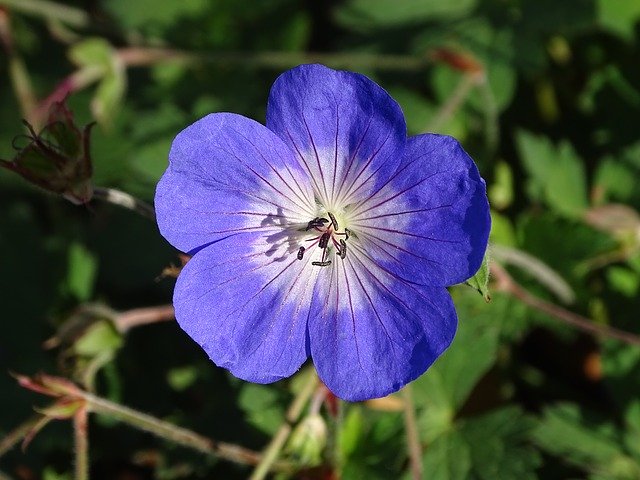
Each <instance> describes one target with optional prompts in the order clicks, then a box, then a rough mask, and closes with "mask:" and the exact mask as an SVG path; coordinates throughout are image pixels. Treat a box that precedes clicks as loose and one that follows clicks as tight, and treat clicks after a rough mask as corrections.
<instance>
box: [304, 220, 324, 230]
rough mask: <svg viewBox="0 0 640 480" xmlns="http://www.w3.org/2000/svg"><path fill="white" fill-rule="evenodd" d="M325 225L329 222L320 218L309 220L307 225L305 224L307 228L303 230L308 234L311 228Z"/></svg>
mask: <svg viewBox="0 0 640 480" xmlns="http://www.w3.org/2000/svg"><path fill="white" fill-rule="evenodd" d="M325 223H329V220H327V219H326V218H322V217H316V218H314V219H313V220H310V221H309V223H307V228H305V229H304V231H305V232H308V231H309V230H311V229H312V228H321V227H324V224H325Z"/></svg>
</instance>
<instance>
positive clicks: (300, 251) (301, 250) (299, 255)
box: [298, 247, 305, 260]
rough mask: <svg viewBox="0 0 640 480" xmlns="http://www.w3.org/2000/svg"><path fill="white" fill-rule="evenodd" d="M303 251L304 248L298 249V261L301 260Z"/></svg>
mask: <svg viewBox="0 0 640 480" xmlns="http://www.w3.org/2000/svg"><path fill="white" fill-rule="evenodd" d="M304 250H305V248H304V247H300V248H299V249H298V260H302V257H303V255H304Z"/></svg>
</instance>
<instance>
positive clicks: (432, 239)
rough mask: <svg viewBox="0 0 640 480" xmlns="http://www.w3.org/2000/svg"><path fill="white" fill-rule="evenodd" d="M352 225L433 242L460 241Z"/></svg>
mask: <svg viewBox="0 0 640 480" xmlns="http://www.w3.org/2000/svg"><path fill="white" fill-rule="evenodd" d="M353 226H356V227H358V228H366V229H368V230H382V231H383V232H390V233H397V234H398V235H406V236H408V237H415V238H422V239H424V240H431V241H433V242H442V243H462V242H461V241H459V240H446V239H444V238H433V237H426V236H424V235H418V234H415V233H411V232H404V231H402V230H394V229H392V228H384V227H372V226H369V225H362V224H356V223H354V224H353Z"/></svg>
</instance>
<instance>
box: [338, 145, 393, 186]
mask: <svg viewBox="0 0 640 480" xmlns="http://www.w3.org/2000/svg"><path fill="white" fill-rule="evenodd" d="M389 137H391V132H390V133H388V134H387V137H386V138H385V139H384V141H383V142H382V145H380V146H379V147H378V149H377V150H376V151H375V152H373V153H372V154H371V156H370V157H369V158H368V159H367V161H366V163H365V164H364V166H363V167H362V168H361V169H360V171H359V172H358V173H357V174H356V176H355V178H354V179H353V181H352V182H351V185H350V186H349V188H348V190H347V194H346V195H345V198H351V197H353V195H355V193H356V192H357V191H358V190H360V189H361V188H362V187H363V186H364V185H366V184H367V182H368V181H369V180H370V179H371V178H372V177H374V176H375V175H376V174H377V173H378V171H379V170H380V169H381V168H382V167H383V166H384V163H382V164H381V165H380V166H379V167H378V168H376V169H375V171H373V172H372V173H371V175H369V176H368V177H367V178H366V180H365V181H363V182H362V183H360V185H358V186H357V187H356V188H354V186H355V184H356V181H357V180H358V179H359V178H360V177H361V176H362V174H363V173H364V172H365V171H366V170H367V168H369V165H371V162H373V160H374V159H375V158H376V157H377V156H378V153H380V150H382V148H383V147H384V146H385V144H386V143H387V140H389Z"/></svg>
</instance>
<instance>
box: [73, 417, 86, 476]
mask: <svg viewBox="0 0 640 480" xmlns="http://www.w3.org/2000/svg"><path fill="white" fill-rule="evenodd" d="M88 420H89V412H88V411H87V408H86V406H82V407H80V408H78V411H77V412H76V413H75V414H74V415H73V438H74V441H75V477H74V479H75V480H89V425H88Z"/></svg>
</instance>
